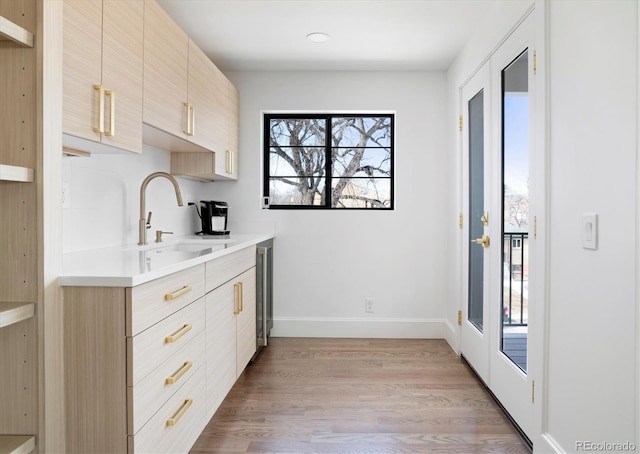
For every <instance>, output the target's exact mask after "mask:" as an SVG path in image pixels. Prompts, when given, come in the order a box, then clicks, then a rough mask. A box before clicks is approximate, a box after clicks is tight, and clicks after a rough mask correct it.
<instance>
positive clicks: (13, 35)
mask: <svg viewBox="0 0 640 454" xmlns="http://www.w3.org/2000/svg"><path fill="white" fill-rule="evenodd" d="M0 41H13V42H15V43H18V44H20V45H21V46H24V47H33V33H31V32H29V31H27V30H25V29H24V28H22V27H20V26H19V25H17V24H14V23H13V22H11V21H10V20H8V19H7V18H5V17H2V16H0Z"/></svg>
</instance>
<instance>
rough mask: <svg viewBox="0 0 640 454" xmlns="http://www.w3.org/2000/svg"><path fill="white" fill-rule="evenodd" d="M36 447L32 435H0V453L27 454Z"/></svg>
mask: <svg viewBox="0 0 640 454" xmlns="http://www.w3.org/2000/svg"><path fill="white" fill-rule="evenodd" d="M34 449H36V437H34V436H32V435H0V454H29V453H30V452H33V450H34Z"/></svg>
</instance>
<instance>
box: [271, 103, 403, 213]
mask: <svg viewBox="0 0 640 454" xmlns="http://www.w3.org/2000/svg"><path fill="white" fill-rule="evenodd" d="M393 134H394V115H393V114H265V115H264V196H265V198H266V200H267V201H268V207H269V208H283V209H285V208H286V209H291V208H298V209H300V208H304V209H332V208H335V209H381V210H390V209H393V145H394V137H393Z"/></svg>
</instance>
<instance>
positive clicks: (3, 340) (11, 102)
mask: <svg viewBox="0 0 640 454" xmlns="http://www.w3.org/2000/svg"><path fill="white" fill-rule="evenodd" d="M36 9H37V8H36V2H35V1H33V0H29V1H25V0H0V43H2V46H0V67H1V68H2V72H1V74H2V80H1V81H0V88H1V89H2V90H3V93H2V94H3V99H6V103H4V105H3V106H0V118H2V125H3V128H4V129H3V131H4V132H5V133H3V135H2V137H0V208H1V210H2V212H1V213H0V228H1V229H2V233H3V237H2V238H1V239H0V244H1V245H2V246H1V248H2V250H3V251H6V252H7V254H5V256H3V259H2V260H3V262H1V263H0V269H1V270H2V273H1V276H0V281H1V284H0V287H2V289H3V294H4V295H3V299H4V300H3V301H0V349H2V350H1V351H0V357H2V364H0V381H1V382H2V385H3V386H2V389H0V395H1V397H0V401H1V402H2V405H0V422H1V424H2V425H1V427H0V454H9V453H11V454H22V453H31V452H34V451H36V449H37V448H36V444H37V441H36V440H37V437H36V433H37V418H38V395H37V388H38V364H37V334H38V333H37V323H36V320H35V318H36V301H37V283H36V269H37V268H36V265H35V264H36V259H37V250H36V248H35V246H34V244H35V243H36V238H37V236H36V233H35V221H36V209H35V208H34V207H35V206H36V204H37V187H36V186H37V183H36V181H35V168H36V162H37V160H36V157H37V147H36V134H37V133H36V124H35V119H36V112H37V107H36V103H35V102H34V100H35V95H34V93H35V88H36V71H37V64H36V61H37V56H36V53H35V50H34V49H33V48H34V35H33V33H31V32H29V31H28V30H27V29H26V28H24V27H27V28H33V29H35V28H36V26H37V25H36V20H35V13H36ZM10 18H11V19H13V20H17V21H19V22H20V24H21V25H18V24H17V23H15V22H13V21H12V20H11V19H10ZM22 25H24V27H23V26H22ZM16 164H18V165H16ZM15 183H17V184H15ZM23 183H24V184H23ZM29 183H30V184H29ZM24 301H28V302H24Z"/></svg>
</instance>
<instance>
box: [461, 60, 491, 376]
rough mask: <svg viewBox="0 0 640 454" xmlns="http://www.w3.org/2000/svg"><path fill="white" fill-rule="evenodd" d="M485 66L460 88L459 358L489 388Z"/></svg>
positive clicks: (488, 100)
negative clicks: (461, 300)
mask: <svg viewBox="0 0 640 454" xmlns="http://www.w3.org/2000/svg"><path fill="white" fill-rule="evenodd" d="M490 81H491V78H490V72H489V65H488V64H485V65H484V66H483V68H482V69H481V70H479V71H478V72H477V73H476V74H475V75H474V76H473V78H472V79H471V80H470V81H469V82H467V83H466V84H465V86H464V88H463V89H462V101H463V112H462V124H463V125H465V127H463V128H462V131H463V155H464V158H463V160H464V162H465V166H464V172H463V173H464V175H463V182H464V190H463V194H464V195H463V199H464V200H463V203H464V205H465V206H466V207H467V213H466V215H465V217H466V219H468V222H464V223H463V238H464V240H463V251H464V260H463V269H464V279H465V285H463V288H465V293H466V295H465V296H466V304H464V306H463V309H462V353H463V355H464V357H465V359H466V360H467V361H468V362H469V364H471V366H472V367H473V368H474V369H475V371H476V373H477V374H478V375H479V376H480V378H482V380H483V381H484V382H485V383H487V384H488V383H489V334H490V333H489V332H488V331H487V330H488V329H489V326H490V323H489V311H488V310H486V308H485V306H486V305H487V303H488V301H489V300H490V295H489V290H490V286H489V276H490V272H491V260H490V254H489V253H488V251H489V249H490V247H491V244H490V241H491V238H490V237H489V230H488V226H489V212H488V207H489V205H490V202H491V197H490V195H491V186H490V184H491V147H490V139H491V124H490V120H491V93H490Z"/></svg>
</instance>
